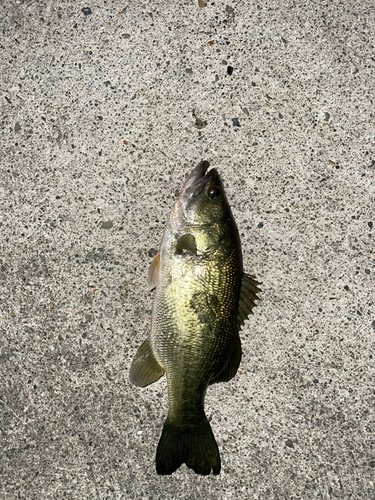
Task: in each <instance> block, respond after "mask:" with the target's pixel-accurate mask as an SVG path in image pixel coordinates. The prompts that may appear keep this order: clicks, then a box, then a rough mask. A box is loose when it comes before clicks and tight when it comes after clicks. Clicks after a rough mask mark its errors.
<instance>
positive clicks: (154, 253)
mask: <svg viewBox="0 0 375 500" xmlns="http://www.w3.org/2000/svg"><path fill="white" fill-rule="evenodd" d="M157 253H158V251H157V250H156V248H150V250H149V251H148V256H149V257H155V255H156V254H157Z"/></svg>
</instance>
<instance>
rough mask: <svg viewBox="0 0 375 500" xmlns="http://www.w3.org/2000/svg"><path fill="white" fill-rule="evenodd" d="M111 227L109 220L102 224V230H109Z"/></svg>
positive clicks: (111, 223)
mask: <svg viewBox="0 0 375 500" xmlns="http://www.w3.org/2000/svg"><path fill="white" fill-rule="evenodd" d="M112 227H113V222H112V221H111V220H107V221H105V222H102V229H111V228H112Z"/></svg>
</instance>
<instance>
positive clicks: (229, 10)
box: [225, 5, 234, 17]
mask: <svg viewBox="0 0 375 500" xmlns="http://www.w3.org/2000/svg"><path fill="white" fill-rule="evenodd" d="M225 12H226V13H227V15H228V16H229V17H234V9H233V7H230V6H229V5H226V6H225Z"/></svg>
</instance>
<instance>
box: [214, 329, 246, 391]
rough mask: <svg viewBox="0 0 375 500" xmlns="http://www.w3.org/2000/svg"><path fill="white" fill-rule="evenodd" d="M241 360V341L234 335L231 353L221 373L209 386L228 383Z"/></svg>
mask: <svg viewBox="0 0 375 500" xmlns="http://www.w3.org/2000/svg"><path fill="white" fill-rule="evenodd" d="M241 358H242V349H241V340H240V336H239V335H238V333H236V334H235V338H234V347H233V351H232V353H231V355H230V357H229V359H228V360H227V362H226V363H225V365H224V368H223V369H222V370H221V372H220V373H219V374H218V375H216V377H214V378H213V379H212V380H211V381H210V385H211V384H216V383H218V382H228V380H230V379H232V378H233V377H234V376H235V375H236V373H237V370H238V367H239V365H240V362H241Z"/></svg>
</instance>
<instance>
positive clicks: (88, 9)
mask: <svg viewBox="0 0 375 500" xmlns="http://www.w3.org/2000/svg"><path fill="white" fill-rule="evenodd" d="M81 10H82V12H83V13H84V15H85V16H89V15H90V14H92V10H91V9H90V7H83V9H81Z"/></svg>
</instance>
